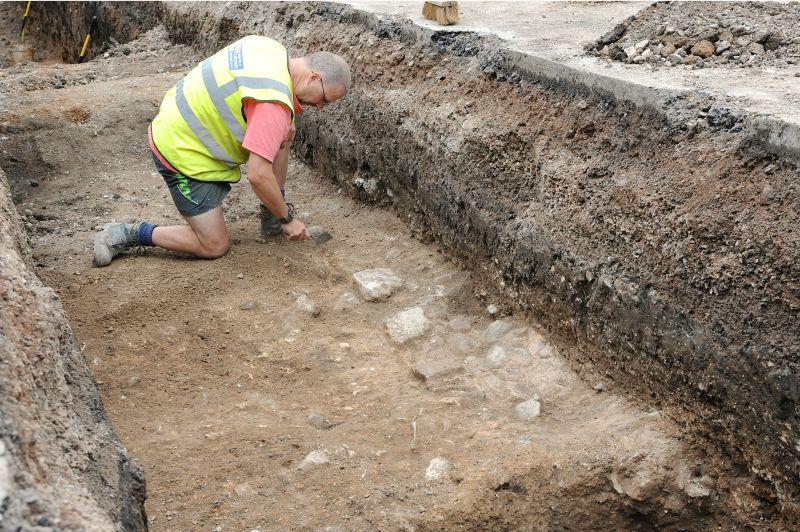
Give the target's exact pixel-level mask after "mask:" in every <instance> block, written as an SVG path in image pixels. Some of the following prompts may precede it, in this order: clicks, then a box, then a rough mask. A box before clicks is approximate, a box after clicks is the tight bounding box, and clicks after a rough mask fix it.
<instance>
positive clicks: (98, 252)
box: [94, 223, 139, 266]
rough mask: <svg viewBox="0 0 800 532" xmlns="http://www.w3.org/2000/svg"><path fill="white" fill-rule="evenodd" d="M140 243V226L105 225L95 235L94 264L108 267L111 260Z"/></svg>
mask: <svg viewBox="0 0 800 532" xmlns="http://www.w3.org/2000/svg"><path fill="white" fill-rule="evenodd" d="M138 243H139V224H138V223H137V224H121V223H114V224H105V225H104V226H103V230H102V231H100V232H99V233H97V234H96V235H94V264H95V266H108V265H109V264H111V259H113V258H114V257H116V256H117V255H119V254H120V253H122V252H123V251H127V250H128V249H130V247H131V246H135V245H136V244H138Z"/></svg>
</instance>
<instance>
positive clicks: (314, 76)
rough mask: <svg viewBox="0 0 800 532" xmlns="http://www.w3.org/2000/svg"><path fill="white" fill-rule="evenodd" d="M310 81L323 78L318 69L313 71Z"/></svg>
mask: <svg viewBox="0 0 800 532" xmlns="http://www.w3.org/2000/svg"><path fill="white" fill-rule="evenodd" d="M308 79H309V81H317V80H318V79H322V75H321V74H320V73H319V72H317V71H316V70H312V71H311V76H309V78H308Z"/></svg>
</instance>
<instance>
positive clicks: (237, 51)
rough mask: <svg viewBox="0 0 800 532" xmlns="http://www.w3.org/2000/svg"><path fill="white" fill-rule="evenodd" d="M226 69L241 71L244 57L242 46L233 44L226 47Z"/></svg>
mask: <svg viewBox="0 0 800 532" xmlns="http://www.w3.org/2000/svg"><path fill="white" fill-rule="evenodd" d="M228 69H229V70H243V69H244V56H243V55H242V45H241V44H235V45H233V46H229V47H228Z"/></svg>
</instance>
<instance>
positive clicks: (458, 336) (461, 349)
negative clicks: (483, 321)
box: [447, 333, 472, 354]
mask: <svg viewBox="0 0 800 532" xmlns="http://www.w3.org/2000/svg"><path fill="white" fill-rule="evenodd" d="M447 345H449V346H450V347H451V348H452V349H453V351H456V352H457V353H462V354H463V353H469V352H470V350H472V340H470V338H469V336H467V335H466V334H462V333H454V334H451V335H450V336H448V337H447Z"/></svg>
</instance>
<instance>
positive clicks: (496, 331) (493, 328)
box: [486, 320, 514, 341]
mask: <svg viewBox="0 0 800 532" xmlns="http://www.w3.org/2000/svg"><path fill="white" fill-rule="evenodd" d="M513 328H514V324H513V323H512V322H511V321H509V320H497V321H493V322H492V323H490V324H489V326H488V327H486V338H487V339H488V340H490V341H495V340H499V339H500V338H502V337H503V336H505V335H506V333H508V331H510V330H511V329H513Z"/></svg>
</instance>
